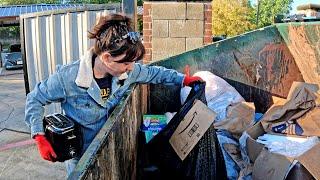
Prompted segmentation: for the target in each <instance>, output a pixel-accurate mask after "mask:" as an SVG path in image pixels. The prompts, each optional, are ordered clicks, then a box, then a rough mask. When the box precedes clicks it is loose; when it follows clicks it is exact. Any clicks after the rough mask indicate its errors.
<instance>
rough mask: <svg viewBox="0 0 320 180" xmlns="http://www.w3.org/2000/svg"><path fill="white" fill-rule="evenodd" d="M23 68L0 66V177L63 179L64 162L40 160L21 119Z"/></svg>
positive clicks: (1, 179)
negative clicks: (9, 69) (4, 67)
mask: <svg viewBox="0 0 320 180" xmlns="http://www.w3.org/2000/svg"><path fill="white" fill-rule="evenodd" d="M25 100H26V93H25V87H24V79H23V71H22V70H11V71H7V70H5V69H3V68H1V67H0V113H1V114H0V180H11V179H14V180H15V179H23V180H28V179H30V180H37V179H39V180H42V179H45V180H51V179H65V178H66V172H65V167H64V164H63V163H59V162H56V163H51V162H48V161H45V160H43V159H42V158H41V157H40V155H39V153H38V149H37V146H36V144H35V143H34V141H33V140H32V139H31V138H30V129H29V127H28V126H27V125H26V124H25V122H24V107H25Z"/></svg>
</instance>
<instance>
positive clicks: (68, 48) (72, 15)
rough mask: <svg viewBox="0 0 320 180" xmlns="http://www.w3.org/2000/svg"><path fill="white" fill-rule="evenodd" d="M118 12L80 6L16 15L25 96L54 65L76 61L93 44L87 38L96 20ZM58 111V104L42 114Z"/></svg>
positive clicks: (114, 6) (107, 7)
mask: <svg viewBox="0 0 320 180" xmlns="http://www.w3.org/2000/svg"><path fill="white" fill-rule="evenodd" d="M119 11H120V4H107V5H89V6H85V5H84V6H83V7H80V8H79V7H77V8H71V9H63V10H54V11H46V12H39V13H31V14H24V15H22V16H20V32H21V35H20V36H21V50H22V57H23V61H24V80H25V88H26V93H29V92H30V91H31V90H32V89H33V88H34V87H35V86H36V84H37V83H38V82H40V81H42V80H43V79H45V78H47V77H48V76H49V75H50V74H52V73H54V72H55V71H56V66H57V65H63V64H68V63H70V62H72V61H76V60H78V59H79V58H80V57H81V56H82V55H83V54H84V52H85V51H86V50H87V49H88V48H90V47H91V46H92V45H93V41H92V40H89V39H88V38H87V35H88V30H90V28H92V27H93V25H94V24H95V23H96V20H97V19H98V18H99V17H100V16H101V15H106V14H109V13H115V12H119ZM59 111H61V110H60V104H52V105H50V106H47V107H46V114H48V113H53V112H59Z"/></svg>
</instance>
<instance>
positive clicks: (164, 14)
mask: <svg viewBox="0 0 320 180" xmlns="http://www.w3.org/2000/svg"><path fill="white" fill-rule="evenodd" d="M151 14H152V18H153V19H163V20H164V19H186V3H184V2H152V10H151Z"/></svg>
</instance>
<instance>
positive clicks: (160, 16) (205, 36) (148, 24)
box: [143, 1, 212, 63]
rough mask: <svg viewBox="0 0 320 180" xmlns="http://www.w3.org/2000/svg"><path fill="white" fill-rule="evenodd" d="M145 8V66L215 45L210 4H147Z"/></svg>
mask: <svg viewBox="0 0 320 180" xmlns="http://www.w3.org/2000/svg"><path fill="white" fill-rule="evenodd" d="M143 8H144V10H143V41H144V46H145V48H146V55H145V58H144V62H146V63H148V62H150V61H157V60H160V59H163V58H167V57H170V56H174V55H177V54H180V53H182V52H185V51H189V50H192V49H195V48H198V47H201V46H203V45H206V44H209V43H211V42H212V38H211V36H212V31H211V28H212V22H211V21H212V18H211V3H210V2H207V3H203V2H147V1H145V2H144V4H143Z"/></svg>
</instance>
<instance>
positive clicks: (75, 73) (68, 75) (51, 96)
mask: <svg viewBox="0 0 320 180" xmlns="http://www.w3.org/2000/svg"><path fill="white" fill-rule="evenodd" d="M57 69H58V70H57V72H56V73H54V74H52V75H51V76H50V77H49V78H47V79H46V80H44V81H42V82H40V83H38V84H37V85H36V87H35V88H34V90H33V91H32V92H30V93H29V94H28V95H27V100H26V109H25V121H26V123H27V124H28V125H29V127H30V128H31V136H32V137H33V136H34V135H36V134H44V130H43V116H44V107H43V106H45V105H48V104H50V103H52V102H60V103H61V107H62V109H63V110H64V112H65V114H66V115H67V116H69V117H70V118H72V119H73V120H74V121H76V122H77V123H78V124H79V125H80V126H81V128H80V129H81V132H82V134H83V152H84V151H85V149H87V147H88V146H89V144H90V143H91V141H92V140H93V138H94V137H95V135H96V134H97V133H98V131H99V130H100V129H101V127H102V126H103V124H104V123H105V122H106V120H107V118H108V116H109V114H108V111H109V110H110V109H112V108H114V107H115V106H116V105H117V104H118V103H119V101H120V100H121V98H122V96H123V95H124V94H125V92H126V91H127V90H128V88H129V86H130V85H131V84H133V83H153V84H158V83H161V84H165V85H178V86H181V84H182V82H183V79H184V75H183V74H181V73H178V72H177V71H175V70H171V69H166V68H164V67H159V66H147V65H141V64H138V63H135V65H134V68H133V70H132V71H130V72H128V74H127V78H126V79H125V80H124V83H123V85H120V83H119V78H118V77H113V78H112V92H111V95H110V96H109V98H108V99H107V100H103V99H102V97H101V94H100V88H99V86H98V85H97V83H96V81H95V80H94V78H93V70H92V50H89V51H88V52H87V53H86V55H85V56H83V57H82V58H80V60H78V61H75V62H74V63H71V64H69V65H64V66H62V67H60V68H57Z"/></svg>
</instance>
